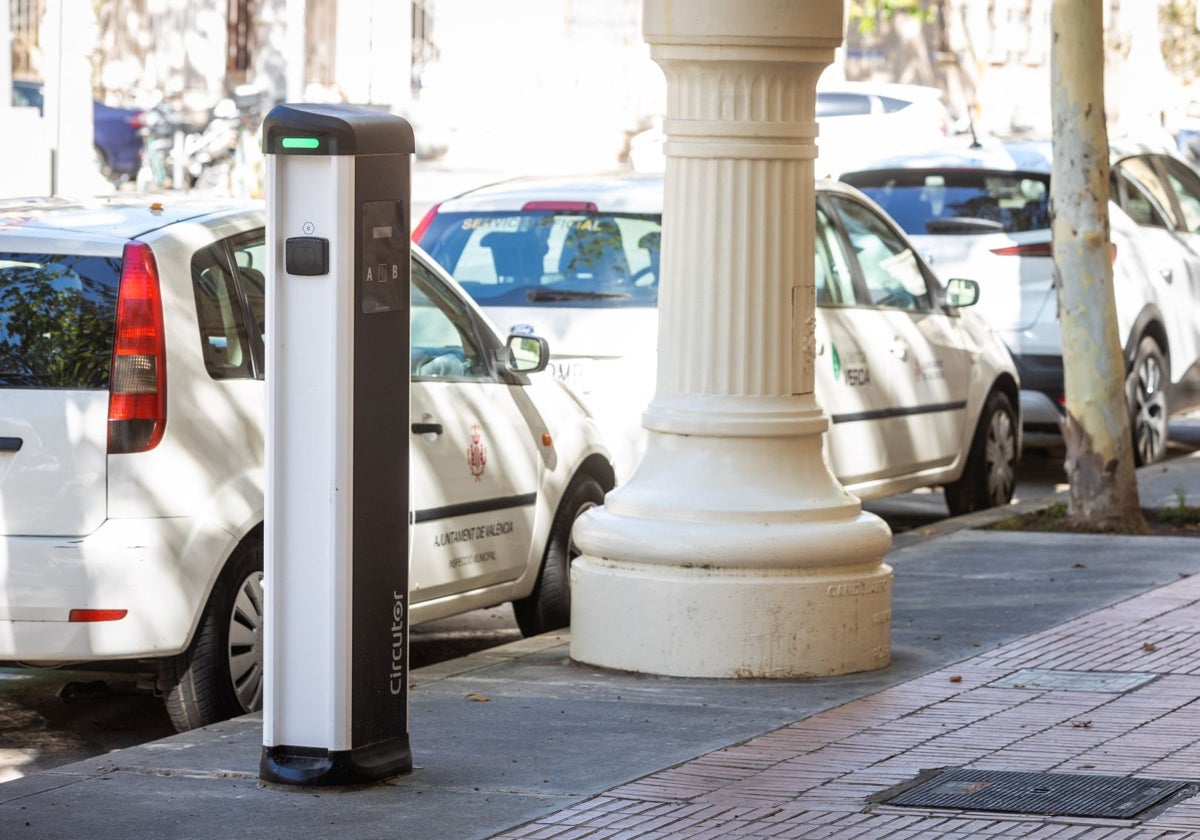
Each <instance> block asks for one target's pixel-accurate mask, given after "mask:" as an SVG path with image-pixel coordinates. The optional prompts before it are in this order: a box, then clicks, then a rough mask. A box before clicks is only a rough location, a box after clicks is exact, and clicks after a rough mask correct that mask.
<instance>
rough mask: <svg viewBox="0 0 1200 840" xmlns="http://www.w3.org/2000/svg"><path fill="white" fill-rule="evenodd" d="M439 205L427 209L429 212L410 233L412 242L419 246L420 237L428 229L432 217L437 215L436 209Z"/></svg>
mask: <svg viewBox="0 0 1200 840" xmlns="http://www.w3.org/2000/svg"><path fill="white" fill-rule="evenodd" d="M441 206H442V205H441V204H435V205H433V206H432V207H430V208H429V212H428V213H426V214H425V216H424V217H423V218H422V219H421V221H420V222H419V223H418V224H417V226H416V227H415V228H413V232H412V241H413V242H416V243H417V244H418V245H420V244H421V237H422V236H424V235H425V231H427V230H428V229H429V225H430V224H431V223H432V222H433V217H434V216H436V215H437V212H438V208H439V207H441Z"/></svg>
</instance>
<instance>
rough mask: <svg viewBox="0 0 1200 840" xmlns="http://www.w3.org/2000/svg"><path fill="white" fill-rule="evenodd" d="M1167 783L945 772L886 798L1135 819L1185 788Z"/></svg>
mask: <svg viewBox="0 0 1200 840" xmlns="http://www.w3.org/2000/svg"><path fill="white" fill-rule="evenodd" d="M1187 784H1188V783H1187V782H1179V781H1172V780H1168V779H1139V778H1134V777H1130V776H1093V775H1090V774H1086V773H1017V772H1011V771H997V770H963V769H954V768H951V769H947V770H942V771H939V772H938V773H937V774H936V775H934V776H932V777H930V778H928V779H926V780H925V781H922V782H919V783H918V784H917V785H915V786H913V787H909V788H908V789H906V790H902V791H901V792H900V793H898V794H896V795H895V796H892V797H890V798H886V799H880V800H879V801H881V802H884V803H886V804H888V805H903V806H908V807H915V808H954V809H961V810H966V811H1005V812H1008V813H1015V814H1044V815H1047V816H1063V817H1101V818H1105V819H1131V818H1133V817H1136V816H1137V815H1138V814H1140V813H1142V812H1143V811H1145V810H1147V809H1149V808H1151V807H1153V806H1154V805H1157V804H1158V803H1160V802H1162V801H1163V800H1164V799H1166V798H1167V797H1169V796H1171V795H1172V794H1175V793H1178V792H1179V791H1180V790H1182V789H1183V788H1184V787H1186V786H1187Z"/></svg>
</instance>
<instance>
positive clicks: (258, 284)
mask: <svg viewBox="0 0 1200 840" xmlns="http://www.w3.org/2000/svg"><path fill="white" fill-rule="evenodd" d="M229 247H230V250H232V251H233V262H234V264H235V265H236V266H237V272H238V280H239V281H240V282H241V286H242V293H243V294H244V295H245V296H246V303H247V304H248V305H249V307H250V317H251V318H252V319H253V321H254V325H255V328H256V329H257V330H258V336H259V338H260V339H261V338H263V337H264V336H265V335H266V332H267V315H266V311H267V278H266V275H265V274H264V272H265V271H266V268H267V243H266V239H265V237H264V236H263V234H262V233H261V232H259V233H252V234H247V235H244V236H240V237H236V238H234V239H231V240H230V241H229Z"/></svg>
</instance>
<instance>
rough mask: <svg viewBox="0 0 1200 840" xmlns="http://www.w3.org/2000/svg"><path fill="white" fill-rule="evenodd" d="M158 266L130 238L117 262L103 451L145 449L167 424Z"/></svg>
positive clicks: (155, 441)
mask: <svg viewBox="0 0 1200 840" xmlns="http://www.w3.org/2000/svg"><path fill="white" fill-rule="evenodd" d="M165 341H166V339H165V337H164V335H163V308H162V294H161V291H160V289H159V285H158V265H157V263H155V261H154V253H153V252H152V251H151V250H150V246H148V245H146V244H144V243H141V242H130V243H129V244H128V245H126V246H125V253H124V255H123V257H122V262H121V286H120V290H119V291H118V292H117V324H116V336H115V339H114V341H113V354H112V366H111V368H110V371H109V383H108V451H109V453H110V454H121V453H127V452H145V451H146V450H149V449H153V448H154V447H155V446H157V445H158V442H159V441H160V440H162V436H163V430H164V429H165V427H166V423H167V365H166V344H165Z"/></svg>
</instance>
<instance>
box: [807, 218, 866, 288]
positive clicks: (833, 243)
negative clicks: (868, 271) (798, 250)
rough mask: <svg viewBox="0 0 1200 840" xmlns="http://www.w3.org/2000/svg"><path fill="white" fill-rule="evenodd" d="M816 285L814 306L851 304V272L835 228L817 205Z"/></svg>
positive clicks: (852, 282) (852, 277) (852, 280)
mask: <svg viewBox="0 0 1200 840" xmlns="http://www.w3.org/2000/svg"><path fill="white" fill-rule="evenodd" d="M815 250H816V260H817V263H816V273H815V277H816V287H817V305H818V306H847V305H853V304H854V303H855V302H856V301H855V295H854V272H853V270H852V269H851V268H850V264H849V263H848V262H846V255H845V254H844V253H843V252H842V244H841V240H840V239H839V238H838V233H837V230H836V229H835V228H834V226H833V224H832V223H831V222H830V221H829V216H827V215H826V214H825V210H824V209H823V208H822V207H819V206H818V207H817V239H816V249H815Z"/></svg>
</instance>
